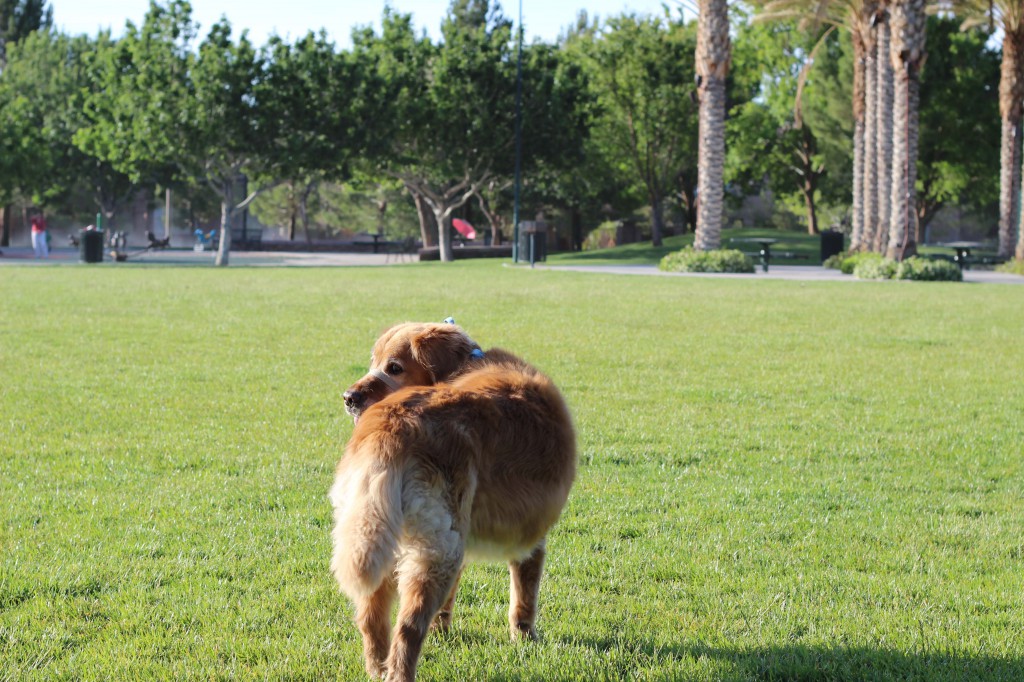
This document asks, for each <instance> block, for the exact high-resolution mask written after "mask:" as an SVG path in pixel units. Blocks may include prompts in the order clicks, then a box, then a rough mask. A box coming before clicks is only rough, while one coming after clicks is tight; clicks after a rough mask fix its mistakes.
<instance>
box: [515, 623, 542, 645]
mask: <svg viewBox="0 0 1024 682" xmlns="http://www.w3.org/2000/svg"><path fill="white" fill-rule="evenodd" d="M511 626H512V627H511V628H510V631H511V633H512V641H514V642H536V641H537V640H539V639H540V636H539V635H538V634H537V628H535V627H534V626H533V623H528V622H526V621H524V620H521V621H519V622H517V623H512V624H511Z"/></svg>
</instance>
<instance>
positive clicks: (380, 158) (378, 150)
mask: <svg viewBox="0 0 1024 682" xmlns="http://www.w3.org/2000/svg"><path fill="white" fill-rule="evenodd" d="M352 43H353V52H352V56H353V59H354V60H355V61H356V63H357V64H358V72H359V73H360V77H361V80H362V82H363V83H364V89H365V90H366V93H367V94H366V96H365V97H364V103H365V106H366V107H367V109H368V110H369V113H368V120H372V121H374V123H375V125H373V126H371V127H370V128H369V129H368V130H366V131H365V132H366V138H365V140H364V143H365V145H366V150H367V151H366V156H367V159H368V161H369V164H368V165H369V166H370V167H369V168H368V169H367V175H373V174H374V173H378V174H390V175H391V177H396V176H398V177H400V174H399V173H398V172H396V170H395V166H399V167H401V166H403V165H406V163H407V160H410V161H409V163H411V160H414V159H416V158H418V156H419V154H420V150H426V149H429V148H430V146H431V144H432V141H431V138H430V135H431V130H430V126H429V120H430V116H431V111H430V107H429V106H428V102H429V97H430V93H429V85H430V83H429V78H428V72H429V67H430V63H431V62H432V60H433V58H434V55H435V53H436V48H435V47H434V46H433V45H432V44H431V42H430V41H429V40H428V39H427V38H426V37H425V36H418V35H417V34H416V31H415V28H414V27H413V24H412V16H411V15H408V14H398V13H396V12H394V11H393V10H392V9H391V8H390V6H386V7H385V8H384V14H383V17H382V19H381V33H380V35H377V34H376V33H374V31H373V30H372V29H371V28H364V29H360V30H357V31H354V32H353V34H352ZM404 184H405V187H406V190H407V191H408V192H409V194H410V196H412V198H413V201H414V203H415V205H416V213H417V216H418V218H419V223H420V236H421V239H422V241H423V245H424V246H436V245H437V242H438V228H437V222H436V220H435V219H434V214H433V212H432V211H431V210H430V209H429V207H428V206H427V204H426V203H425V202H424V201H423V199H422V198H421V197H420V196H419V195H418V194H417V193H416V192H415V191H414V187H413V186H411V185H409V184H408V183H404Z"/></svg>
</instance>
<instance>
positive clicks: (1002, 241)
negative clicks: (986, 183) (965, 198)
mask: <svg viewBox="0 0 1024 682" xmlns="http://www.w3.org/2000/svg"><path fill="white" fill-rule="evenodd" d="M1020 130H1021V126H1020V121H1019V120H1018V121H1017V122H1016V123H1015V122H1013V121H1011V120H1009V119H1007V118H1003V125H1002V144H1001V147H1000V153H999V255H1000V256H1001V257H1003V258H1007V257H1009V255H1010V252H1011V251H1012V250H1013V246H1014V237H1015V236H1016V234H1015V232H1016V231H1017V221H1018V217H1019V214H1020V196H1021V194H1020V191H1021V169H1020V145H1021V139H1020Z"/></svg>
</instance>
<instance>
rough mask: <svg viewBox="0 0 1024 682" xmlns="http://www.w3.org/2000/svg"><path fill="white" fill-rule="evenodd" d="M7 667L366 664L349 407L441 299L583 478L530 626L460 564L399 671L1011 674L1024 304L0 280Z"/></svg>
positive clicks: (482, 265) (578, 288) (919, 297)
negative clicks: (544, 422) (344, 577)
mask: <svg viewBox="0 0 1024 682" xmlns="http://www.w3.org/2000/svg"><path fill="white" fill-rule="evenodd" d="M0 281H2V283H3V286H2V292H3V293H2V296H0V377H2V378H0V414H2V417H0V502H2V505H0V680H54V679H57V680H62V679H67V680H121V679H130V680H134V679H175V680H179V679H196V680H198V679H203V680H206V679H228V678H232V679H242V680H250V679H260V680H262V679H271V680H283V679H291V680H314V679H316V680H322V679H340V680H359V679H363V672H362V662H361V651H360V642H359V637H358V634H357V632H356V630H355V628H354V626H353V625H352V623H351V607H350V605H349V604H348V603H347V601H346V600H345V599H344V598H343V596H342V595H341V594H340V593H339V591H338V590H337V589H336V587H335V585H334V583H333V578H332V576H331V575H330V573H329V570H328V561H329V556H330V538H329V531H330V524H331V509H330V505H329V502H328V500H327V490H328V488H329V486H330V484H331V479H332V475H333V469H334V465H335V462H336V461H337V459H338V457H339V455H340V453H341V451H342V448H343V446H344V443H345V441H346V439H347V438H348V435H349V434H350V432H351V422H350V420H349V419H348V418H347V417H346V416H345V415H344V413H343V409H342V403H341V393H342V391H343V390H344V389H345V387H346V386H348V385H349V384H350V383H351V382H352V381H353V380H354V379H355V378H357V377H358V376H360V375H361V374H362V373H363V372H364V371H365V369H366V364H367V361H368V356H369V351H370V346H371V343H372V342H373V340H374V339H375V337H376V336H377V334H378V333H379V332H380V331H381V330H382V329H383V328H385V327H386V326H387V325H389V324H390V323H393V322H396V321H402V320H408V319H416V320H424V319H425V320H440V319H442V318H443V317H445V316H447V315H454V316H455V318H456V319H457V320H458V321H459V322H460V323H462V324H463V325H464V326H465V327H466V328H467V330H468V331H469V332H470V333H471V334H472V335H474V337H475V338H476V339H477V340H478V341H479V342H480V343H481V344H482V345H484V346H485V347H488V346H491V345H501V346H504V347H507V348H509V349H512V350H515V351H518V352H519V353H520V354H521V355H523V356H524V357H525V358H527V359H529V360H531V361H533V362H535V363H536V364H537V365H539V366H540V367H542V368H543V369H545V370H547V371H548V372H549V373H550V374H551V375H552V376H553V377H554V378H555V380H556V381H557V382H558V384H559V385H560V386H561V387H562V389H563V391H564V393H565V395H566V397H567V399H568V401H569V403H570V405H571V407H572V408H573V411H574V414H575V417H576V422H577V427H578V430H579V444H580V460H581V466H580V472H579V478H578V481H577V485H576V487H575V489H574V492H573V494H572V496H571V498H570V502H569V505H568V507H567V509H566V511H565V513H564V515H563V517H562V520H561V522H560V523H559V524H558V525H557V526H556V529H555V530H554V532H553V534H552V536H551V538H550V540H549V545H548V547H549V562H548V565H547V572H546V576H545V580H544V583H543V586H542V598H541V612H540V618H539V622H538V625H539V629H540V631H541V634H542V641H541V642H540V643H537V644H527V645H513V644H510V643H509V642H508V641H507V633H506V627H507V626H506V622H505V611H506V609H507V600H508V579H507V571H506V570H505V568H504V567H502V566H497V565H475V566H473V567H471V568H470V569H469V570H468V571H467V572H466V574H465V576H464V578H463V580H462V586H461V591H460V594H459V599H458V603H457V606H456V618H455V625H454V629H453V632H452V633H451V634H450V635H448V636H432V637H431V638H430V639H429V640H428V642H427V645H426V647H425V652H424V657H423V659H422V665H421V679H422V680H485V679H486V680H509V681H511V680H529V681H538V682H539V681H551V680H555V681H559V680H580V681H589V680H690V679H694V680H720V679H725V680H874V679H900V680H905V679H917V680H1021V679H1024V610H1022V608H1021V599H1022V595H1024V570H1022V568H1024V533H1022V528H1024V463H1022V458H1021V447H1022V443H1024V418H1022V414H1021V406H1022V405H1024V381H1022V377H1024V353H1022V352H1021V345H1022V339H1024V288H1022V287H1006V286H1002V287H1000V286H995V285H964V284H940V283H892V282H888V283H865V282H861V283H847V282H837V283H812V282H784V281H766V280H761V281H747V280H721V279H702V278H655V277H651V278H647V277H620V278H616V277H614V276H605V275H594V274H585V273H571V272H553V271H541V270H537V271H530V270H528V269H522V268H507V267H501V266H500V265H498V264H496V263H493V262H490V263H486V262H477V263H456V264H452V265H447V266H439V265H432V266H431V265H412V266H403V267H399V268H388V269H384V268H376V269H355V268H353V269H256V268H248V269H247V268H230V269H222V270H221V269H212V268H209V269H208V268H189V269H178V268H144V267H133V266H127V267H119V266H112V265H102V266H95V267H86V266H68V267H48V268H30V267H6V268H4V269H2V270H0Z"/></svg>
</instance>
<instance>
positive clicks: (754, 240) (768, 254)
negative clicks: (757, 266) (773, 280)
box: [729, 237, 779, 272]
mask: <svg viewBox="0 0 1024 682" xmlns="http://www.w3.org/2000/svg"><path fill="white" fill-rule="evenodd" d="M778 241H779V240H778V239H771V238H768V237H734V238H732V239H730V240H729V243H730V244H732V243H737V244H743V243H746V244H757V245H758V246H760V247H761V248H760V250H759V251H758V252H757V253H747V255H748V256H758V257H759V258H760V259H761V269H762V270H764V271H765V272H768V264H769V263H770V262H771V260H772V244H775V243H776V242H778ZM745 253H746V252H745Z"/></svg>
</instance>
